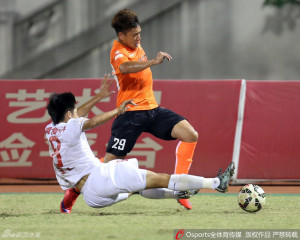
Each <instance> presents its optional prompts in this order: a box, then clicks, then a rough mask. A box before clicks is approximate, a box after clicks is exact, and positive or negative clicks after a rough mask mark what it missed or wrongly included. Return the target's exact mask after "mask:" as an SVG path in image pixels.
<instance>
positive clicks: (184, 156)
mask: <svg viewBox="0 0 300 240" xmlns="http://www.w3.org/2000/svg"><path fill="white" fill-rule="evenodd" d="M196 144H197V142H192V143H188V142H182V141H180V142H179V143H178V145H177V147H176V164H175V174H187V173H188V172H189V170H190V167H191V164H192V161H193V156H194V150H195V147H196Z"/></svg>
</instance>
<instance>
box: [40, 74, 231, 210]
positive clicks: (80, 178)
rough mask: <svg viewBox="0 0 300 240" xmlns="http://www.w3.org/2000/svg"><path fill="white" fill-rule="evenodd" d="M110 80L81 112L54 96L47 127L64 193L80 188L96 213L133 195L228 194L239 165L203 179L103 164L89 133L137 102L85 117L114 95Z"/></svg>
mask: <svg viewBox="0 0 300 240" xmlns="http://www.w3.org/2000/svg"><path fill="white" fill-rule="evenodd" d="M108 77H109V76H108V75H105V77H104V80H103V81H102V84H101V88H100V92H99V93H98V94H97V95H96V96H95V97H93V98H92V99H91V100H90V101H88V102H87V103H85V104H84V105H83V106H82V107H80V108H78V109H77V108H76V107H75V104H76V100H75V97H74V95H73V94H72V93H70V92H69V93H61V94H57V93H53V94H51V96H50V97H49V104H48V106H47V109H48V113H49V115H50V116H51V118H52V121H53V122H52V123H50V124H48V125H47V127H46V128H45V131H46V136H47V139H48V141H49V153H50V156H52V157H53V167H54V170H55V174H56V178H57V181H58V183H59V185H60V186H61V188H62V189H63V190H66V189H71V188H75V187H76V188H77V189H78V191H80V192H81V193H82V194H83V198H84V200H85V202H86V203H87V204H88V205H89V206H91V207H95V208H101V207H106V206H110V205H112V204H114V203H117V202H119V201H122V200H125V199H127V198H128V197H129V196H130V195H131V194H133V193H139V194H140V195H142V196H144V197H147V198H154V199H155V198H156V199H161V198H177V199H178V198H189V197H191V196H192V195H194V194H195V193H197V191H198V190H199V189H201V188H209V189H216V190H217V191H219V192H223V193H224V192H226V191H227V189H228V184H229V180H230V177H231V176H232V175H233V173H234V168H235V167H234V164H233V163H230V164H229V166H228V168H227V169H226V170H225V171H224V172H223V174H218V176H217V177H215V178H204V177H198V176H192V175H187V174H172V175H169V174H164V173H155V172H152V171H148V170H145V169H139V167H138V161H137V159H135V158H133V159H126V160H121V159H120V160H113V161H110V162H108V163H101V162H100V161H99V159H97V158H96V157H95V156H94V154H93V152H92V150H91V148H90V146H89V144H88V141H87V138H86V135H85V131H87V130H89V129H92V128H94V127H97V126H99V125H101V124H103V123H105V122H107V121H108V120H110V119H111V118H113V117H114V116H117V115H119V114H123V113H124V112H125V111H126V110H127V109H128V108H129V107H130V106H129V105H134V103H133V102H132V100H127V101H124V102H123V103H122V104H121V105H120V106H119V107H118V108H116V109H114V110H112V111H109V112H105V113H102V114H99V115H97V116H95V117H93V118H91V119H88V118H85V117H83V116H84V115H86V114H87V113H88V112H89V110H90V109H91V108H92V107H93V106H94V105H95V104H96V103H97V102H99V101H100V100H101V99H103V98H106V97H108V96H110V95H111V94H112V92H111V91H109V88H110V86H111V82H109V81H108Z"/></svg>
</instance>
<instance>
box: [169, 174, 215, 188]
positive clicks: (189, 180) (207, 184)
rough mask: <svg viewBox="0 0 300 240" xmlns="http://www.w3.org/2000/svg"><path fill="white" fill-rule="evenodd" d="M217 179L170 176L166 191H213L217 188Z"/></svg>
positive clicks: (180, 175) (179, 175)
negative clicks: (204, 189)
mask: <svg viewBox="0 0 300 240" xmlns="http://www.w3.org/2000/svg"><path fill="white" fill-rule="evenodd" d="M219 184H220V180H219V178H204V177H198V176H193V175H187V174H172V175H171V178H170V181H169V185H168V189H172V190H177V191H186V190H189V189H201V188H208V189H215V188H216V187H217V186H219Z"/></svg>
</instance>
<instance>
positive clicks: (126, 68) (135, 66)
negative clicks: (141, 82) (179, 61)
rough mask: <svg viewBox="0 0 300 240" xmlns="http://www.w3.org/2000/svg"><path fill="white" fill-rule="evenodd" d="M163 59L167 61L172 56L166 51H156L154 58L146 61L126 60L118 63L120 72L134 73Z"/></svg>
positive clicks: (159, 62)
mask: <svg viewBox="0 0 300 240" xmlns="http://www.w3.org/2000/svg"><path fill="white" fill-rule="evenodd" d="M164 59H167V60H168V61H170V60H172V56H171V55H170V54H169V53H166V52H158V53H157V56H156V57H155V58H154V59H151V60H147V61H128V62H124V63H122V64H121V65H120V67H119V68H120V72H121V73H123V74H126V73H136V72H140V71H143V70H144V69H146V68H148V67H152V66H154V65H158V64H161V63H162V61H163V60H164Z"/></svg>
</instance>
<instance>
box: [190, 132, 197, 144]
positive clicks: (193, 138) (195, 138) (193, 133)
mask: <svg viewBox="0 0 300 240" xmlns="http://www.w3.org/2000/svg"><path fill="white" fill-rule="evenodd" d="M197 141H198V132H196V131H195V130H194V131H193V132H192V134H191V142H197Z"/></svg>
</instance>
